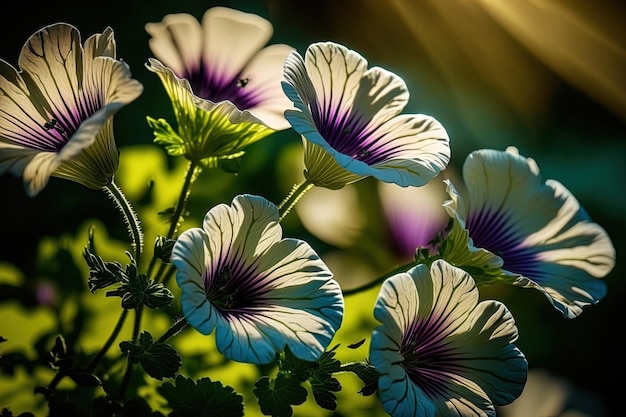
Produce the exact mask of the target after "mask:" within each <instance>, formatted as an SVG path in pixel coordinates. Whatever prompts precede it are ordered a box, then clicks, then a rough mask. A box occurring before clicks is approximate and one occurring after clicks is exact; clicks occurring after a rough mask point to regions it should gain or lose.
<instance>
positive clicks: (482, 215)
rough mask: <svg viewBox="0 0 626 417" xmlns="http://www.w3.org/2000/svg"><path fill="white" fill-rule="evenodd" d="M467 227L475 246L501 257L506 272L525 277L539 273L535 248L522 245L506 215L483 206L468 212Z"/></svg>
mask: <svg viewBox="0 0 626 417" xmlns="http://www.w3.org/2000/svg"><path fill="white" fill-rule="evenodd" d="M467 230H468V231H469V235H470V237H471V238H472V240H473V241H474V246H476V247H479V248H483V249H487V250H488V251H490V252H491V253H493V254H495V255H498V256H500V257H501V258H502V260H503V261H504V269H506V270H507V271H511V272H514V273H517V274H521V275H524V276H526V277H536V276H537V275H538V273H539V270H538V265H539V259H538V256H537V253H536V250H535V249H534V248H532V247H528V246H524V245H523V243H522V241H523V238H524V236H523V235H522V234H520V233H519V232H518V231H517V230H516V229H515V222H514V221H512V220H511V218H510V217H509V216H507V215H506V214H503V213H501V212H499V211H495V210H490V209H488V208H485V207H483V208H481V209H480V210H478V211H477V212H474V213H471V214H470V215H469V217H468V219H467Z"/></svg>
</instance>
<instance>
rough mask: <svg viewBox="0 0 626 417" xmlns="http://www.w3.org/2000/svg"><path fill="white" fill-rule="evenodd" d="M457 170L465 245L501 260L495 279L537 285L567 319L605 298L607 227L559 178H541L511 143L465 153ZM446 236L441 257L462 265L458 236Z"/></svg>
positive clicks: (611, 253)
mask: <svg viewBox="0 0 626 417" xmlns="http://www.w3.org/2000/svg"><path fill="white" fill-rule="evenodd" d="M463 177H464V180H465V182H466V186H467V195H466V196H465V197H466V198H465V200H466V203H465V204H466V207H467V208H466V214H465V218H464V222H463V223H464V224H463V223H462V222H460V221H458V218H459V217H460V216H457V223H458V227H459V228H462V229H466V231H467V233H468V234H469V237H471V239H470V240H469V246H468V249H469V250H470V251H471V247H472V246H473V247H476V248H483V249H484V250H487V251H489V252H491V253H493V254H497V255H498V256H499V257H500V258H501V259H502V260H503V266H502V275H501V279H503V280H504V281H505V282H508V283H511V284H514V285H518V286H522V287H532V288H536V289H539V290H540V291H542V292H543V293H544V294H545V295H546V296H547V297H548V299H549V300H550V301H551V302H552V304H553V305H554V306H555V307H556V308H557V309H559V310H560V311H561V312H562V313H563V315H565V316H566V317H569V318H573V317H576V316H578V315H579V314H580V313H581V312H582V307H583V306H585V305H589V304H595V303H597V302H598V301H599V300H600V299H601V298H602V297H604V295H605V294H606V288H605V284H604V283H603V282H602V281H598V278H603V277H604V276H606V275H607V274H608V273H609V272H610V271H611V270H612V269H613V267H614V265H615V249H614V247H613V244H612V242H611V240H610V238H609V236H608V234H607V233H606V231H605V230H604V229H603V228H602V227H600V226H599V225H598V224H596V223H594V222H593V221H592V220H591V219H590V218H589V215H588V214H587V212H586V211H585V210H584V209H583V208H582V207H581V206H580V204H579V203H578V201H577V200H576V198H575V197H574V196H573V195H572V194H571V193H570V192H569V191H568V190H567V189H566V188H565V187H564V186H563V185H562V184H561V183H559V182H558V181H555V180H547V181H545V182H544V181H542V179H541V176H540V172H539V168H538V167H537V164H536V163H535V161H534V160H532V159H530V158H525V157H522V156H520V155H519V153H518V152H517V150H516V149H514V148H509V149H508V150H507V152H501V151H495V150H479V151H475V152H473V153H472V154H470V155H469V156H468V158H467V159H466V162H465V164H464V166H463ZM457 198H458V197H457ZM528 208H531V209H530V210H529V209H528ZM451 209H452V205H448V211H449V213H451V212H452V211H453V210H451ZM450 243H451V247H452V246H454V247H456V250H455V252H454V253H452V251H450V250H448V251H447V252H446V253H445V254H443V256H444V258H445V259H449V260H450V261H451V262H454V263H455V264H456V265H458V266H463V265H464V260H461V259H460V258H459V255H460V254H461V253H462V252H463V249H462V246H463V244H462V241H461V240H458V241H457V242H450ZM478 279H480V277H479V278H478Z"/></svg>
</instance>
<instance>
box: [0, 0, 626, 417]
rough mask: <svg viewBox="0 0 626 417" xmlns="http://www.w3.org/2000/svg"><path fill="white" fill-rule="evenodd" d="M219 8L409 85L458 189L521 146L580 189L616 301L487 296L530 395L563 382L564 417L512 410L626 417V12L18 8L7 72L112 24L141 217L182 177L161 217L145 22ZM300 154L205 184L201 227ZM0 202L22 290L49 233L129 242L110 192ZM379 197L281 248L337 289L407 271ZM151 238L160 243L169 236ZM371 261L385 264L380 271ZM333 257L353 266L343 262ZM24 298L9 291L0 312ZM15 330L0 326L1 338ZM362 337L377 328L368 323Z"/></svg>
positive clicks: (57, 187)
mask: <svg viewBox="0 0 626 417" xmlns="http://www.w3.org/2000/svg"><path fill="white" fill-rule="evenodd" d="M215 5H223V6H228V7H233V8H236V9H239V10H243V11H248V12H252V13H256V14H259V15H261V16H263V17H265V18H267V19H268V20H270V21H271V22H272V24H273V25H274V37H273V38H272V40H271V41H270V43H287V44H290V45H291V46H293V47H295V48H296V49H297V50H298V51H299V52H300V53H302V54H304V52H305V50H306V47H307V46H308V45H309V44H310V43H312V42H317V41H326V40H332V41H335V42H338V43H342V44H344V45H346V46H348V47H349V48H351V49H354V50H356V51H358V52H360V53H361V54H362V55H363V56H364V57H366V58H367V60H368V61H369V64H370V66H374V65H377V66H381V67H384V68H386V69H388V70H391V71H393V72H395V73H397V74H398V75H400V76H401V77H403V79H404V80H405V81H406V83H407V85H408V88H409V91H410V93H411V99H410V102H409V104H408V106H407V107H406V108H405V112H406V113H425V114H429V115H431V116H434V117H435V118H436V119H438V120H439V121H440V122H441V123H442V124H443V125H444V126H445V127H446V129H447V130H448V133H449V135H450V138H451V149H452V161H451V164H450V170H449V171H450V172H449V175H450V176H451V177H455V176H458V175H459V172H460V169H461V166H462V163H463V161H464V159H465V157H466V156H467V155H468V153H470V152H471V151H473V150H475V149H479V148H495V149H504V148H506V147H507V146H509V145H513V146H516V147H517V148H518V149H519V151H520V153H521V154H522V155H525V156H529V157H532V158H534V159H535V160H536V161H537V163H538V165H539V167H540V169H541V171H542V175H543V177H544V178H545V179H548V178H553V179H556V180H558V181H560V182H561V183H563V184H564V185H565V186H566V187H567V188H568V189H569V190H570V191H572V192H573V194H574V195H575V196H576V197H577V198H578V200H579V201H580V203H581V205H582V206H583V207H585V209H586V210H587V211H588V213H589V214H590V216H591V218H592V219H593V220H594V221H596V222H597V223H599V224H600V225H602V226H603V227H604V228H605V229H606V230H607V232H608V233H609V235H610V236H611V238H612V239H613V243H614V245H615V249H616V252H617V263H616V266H615V269H614V270H613V271H612V272H611V273H610V274H609V275H608V276H607V277H606V278H605V281H606V284H607V286H608V294H607V296H606V297H605V298H604V299H603V300H602V301H601V302H600V303H598V304H597V305H595V306H591V307H588V308H587V309H586V310H585V312H584V313H583V314H582V315H581V316H580V317H578V318H576V319H573V320H568V319H565V318H563V317H562V316H561V315H560V314H559V313H558V312H557V311H556V310H555V309H554V308H552V307H551V306H550V305H549V303H548V302H547V300H546V299H545V297H544V296H543V295H541V294H539V293H538V292H536V291H530V290H523V289H518V288H508V287H507V288H500V287H497V286H496V287H493V288H489V289H487V290H486V291H485V292H484V293H483V297H497V298H499V299H501V300H502V301H504V302H505V303H506V304H507V306H508V307H509V309H510V310H511V311H512V313H513V315H514V317H515V319H516V321H517V324H518V328H519V332H520V338H519V341H518V343H517V344H518V346H519V347H520V349H521V350H522V351H523V352H524V353H525V355H526V356H527V359H528V361H529V364H530V367H531V369H533V370H537V371H538V372H539V373H540V375H541V376H545V375H546V374H547V375H549V377H548V378H543V377H537V378H535V377H534V376H533V378H532V381H534V382H536V381H540V382H545V381H548V382H554V381H557V382H558V383H557V385H558V386H559V387H560V388H559V389H560V390H549V389H546V390H541V389H540V390H539V391H538V392H539V393H540V394H539V397H538V398H542V399H543V400H548V399H552V400H554V401H553V402H554V403H555V404H556V405H554V404H553V405H551V406H554V407H556V408H555V410H556V411H550V413H551V414H548V412H547V411H545V409H541V410H540V408H539V407H540V402H541V401H540V400H539V399H538V400H536V401H530V402H528V404H531V405H530V406H529V407H530V408H527V409H525V410H524V409H522V411H520V409H519V407H518V409H517V410H513V409H504V410H501V411H500V413H501V414H502V416H509V417H510V416H526V417H534V416H537V417H539V416H543V415H558V414H556V413H560V412H564V411H566V410H567V409H568V408H570V409H573V410H578V411H579V412H581V413H584V414H582V415H586V416H592V417H605V416H618V415H621V410H622V408H623V406H622V404H621V396H622V395H623V386H622V384H620V383H619V381H620V378H621V377H623V376H624V375H625V374H626V369H625V364H626V360H625V358H626V355H625V353H626V351H625V348H624V345H623V344H622V343H621V342H619V340H620V339H621V336H620V334H621V331H622V330H623V329H624V324H623V323H622V324H620V323H621V322H620V321H619V320H618V318H619V317H622V316H623V314H622V311H621V310H620V309H619V305H620V304H621V303H622V302H623V300H624V297H625V296H626V285H625V283H624V280H623V276H624V272H625V271H624V265H623V262H622V256H621V254H623V253H624V251H625V250H626V238H625V234H624V233H623V231H624V230H626V216H624V213H625V212H626V186H625V184H626V26H624V21H626V20H625V19H626V4H625V3H624V2H621V1H610V0H596V1H594V2H588V1H586V0H568V1H557V0H543V1H538V0H508V1H501V0H448V1H437V0H358V1H357V0H342V1H334V0H333V1H331V0H319V1H308V0H300V1H289V0H266V1H261V0H258V1H252V0H248V1H222V2H215V1H197V0H193V1H191V0H177V1H163V0H151V1H145V0H136V1H125V2H117V1H112V2H111V1H109V2H96V3H93V2H83V3H74V2H69V1H65V0H59V1H55V2H47V3H44V4H41V5H38V6H37V7H34V6H33V5H32V4H30V3H29V2H23V1H18V2H10V3H9V4H6V5H4V6H3V17H4V20H5V22H13V23H14V24H12V25H8V24H5V25H0V39H2V42H0V58H2V59H3V60H5V61H7V62H9V63H11V64H12V65H15V66H16V64H17V58H18V56H19V53H20V50H21V47H22V45H23V44H24V42H25V41H26V39H27V38H28V37H29V36H30V35H31V34H32V33H34V32H35V31H37V30H38V29H40V28H41V27H43V26H45V25H47V24H51V23H55V22H59V21H64V22H67V23H71V24H73V25H75V26H76V27H77V28H78V29H79V31H80V32H81V34H82V36H83V40H84V39H86V38H87V36H89V35H91V34H93V33H96V32H102V30H104V28H105V27H107V26H111V27H112V28H113V30H114V32H115V37H116V41H117V48H118V49H117V51H118V57H119V58H121V59H123V60H124V61H126V62H127V63H128V64H129V65H130V67H131V70H132V72H133V76H134V78H136V79H138V80H139V81H141V82H142V83H143V85H144V88H145V89H144V93H143V94H142V95H141V96H140V97H139V98H138V99H137V100H136V101H135V102H133V103H131V104H130V105H128V106H127V107H126V108H124V109H123V110H122V111H120V113H119V114H118V115H117V116H116V117H115V127H116V140H117V143H118V145H119V147H120V150H121V154H122V167H121V168H120V174H119V176H120V183H121V185H123V186H126V187H127V190H128V195H129V197H130V198H131V200H133V201H134V202H135V203H136V205H137V208H138V210H139V211H141V210H142V209H143V207H144V203H145V207H150V208H154V206H155V205H156V203H155V199H156V198H157V197H154V196H152V197H150V198H151V199H152V200H151V201H150V202H147V199H148V197H147V195H148V194H147V192H146V191H145V190H146V188H147V186H146V184H147V183H148V180H149V178H153V173H152V172H151V171H150V169H152V168H154V166H157V165H158V164H161V165H158V166H159V167H160V168H164V169H169V170H171V173H172V174H171V175H172V177H171V178H169V179H168V180H167V181H166V180H165V179H164V180H163V181H162V182H161V186H163V187H165V191H164V192H166V191H167V192H171V193H172V195H173V196H174V197H172V201H171V202H167V201H165V202H163V204H164V205H166V204H173V198H175V196H176V193H177V192H178V191H179V187H180V184H181V182H180V181H182V171H181V172H178V171H176V169H177V168H176V167H177V165H176V164H177V162H176V161H172V160H170V159H167V158H165V156H164V152H161V154H162V155H161V156H155V157H154V160H153V162H150V164H152V165H149V164H147V163H146V164H143V163H142V159H141V155H142V151H141V150H142V149H143V148H142V147H141V146H142V145H146V144H150V143H151V142H152V137H153V135H152V132H151V131H150V129H149V128H148V125H147V123H146V122H145V118H146V116H147V115H150V116H152V117H164V118H166V119H168V120H169V121H170V122H173V120H174V119H173V116H172V113H171V107H170V103H169V100H168V98H167V96H166V95H165V92H164V91H163V89H162V87H161V84H160V81H159V80H158V77H156V75H155V74H153V73H151V72H149V71H148V70H147V69H146V68H145V66H144V64H145V62H146V61H147V59H148V58H149V57H151V56H152V54H151V52H150V50H149V48H148V35H147V33H146V32H145V30H144V25H145V24H146V23H148V22H158V21H160V20H161V19H162V18H163V17H164V16H165V15H166V14H168V13H178V12H186V13H190V14H192V15H194V16H195V17H197V18H199V19H200V18H201V17H202V14H203V13H204V11H205V10H206V9H208V8H209V7H211V6H215ZM125 150H127V152H125ZM157 151H158V150H157ZM300 151H301V150H300V140H299V138H298V137H297V135H296V134H295V133H294V132H293V131H291V130H288V131H284V132H279V133H277V134H274V135H272V136H271V137H269V138H267V139H266V140H263V141H261V142H259V143H257V144H254V145H253V146H252V147H250V148H249V149H248V152H247V153H246V157H245V158H244V164H243V168H242V171H241V172H240V173H239V174H238V175H237V176H234V175H230V174H224V173H220V172H210V173H203V175H202V176H201V177H200V178H199V180H198V182H196V184H194V188H193V191H192V198H191V200H190V203H189V207H188V209H189V211H190V213H192V214H193V215H195V216H196V217H197V218H200V219H201V218H202V216H203V214H204V213H205V212H206V211H207V210H208V209H209V208H211V207H212V206H214V205H215V204H217V203H221V202H230V201H231V199H232V197H233V196H235V195H236V194H239V193H243V192H246V193H252V194H259V195H263V196H264V197H266V198H268V199H270V200H272V201H274V202H277V203H278V202H280V201H281V200H282V198H283V197H284V196H285V195H286V193H287V192H288V191H289V189H290V187H291V185H293V184H294V183H296V182H299V181H300V180H301V166H300V165H299V164H301V160H300V158H301V156H300V155H299V152H300ZM146 158H147V156H146ZM159 158H160V159H159ZM157 160H158V161H159V162H158V163H157V162H154V161H157ZM146 161H147V159H146ZM151 161H152V160H151ZM124 164H126V165H124ZM148 165H149V166H148ZM298 175H300V177H298ZM0 191H1V193H2V195H4V196H5V197H3V202H2V204H1V205H0V207H1V208H0V219H1V226H0V227H2V231H3V239H2V250H1V252H0V262H4V263H9V264H12V265H15V266H17V267H18V268H19V269H21V270H22V271H23V274H24V276H25V281H24V282H25V284H24V285H25V286H26V287H29V285H30V286H32V284H29V282H31V281H32V279H34V277H33V276H34V275H36V274H37V273H38V272H37V271H38V270H37V265H36V254H37V250H38V245H39V238H40V237H41V236H59V235H61V234H63V233H65V232H70V233H77V232H78V231H79V230H81V227H83V225H84V223H85V221H87V220H89V219H92V218H94V217H95V218H97V219H100V220H101V221H102V222H103V223H105V224H106V229H107V231H108V234H109V235H110V236H111V238H113V239H118V240H120V241H126V240H127V238H126V231H125V228H124V226H123V224H121V221H120V220H119V217H118V215H117V213H116V212H115V210H114V208H113V206H112V205H111V204H109V203H108V201H107V198H106V196H105V195H104V194H103V193H98V192H94V191H91V190H87V189H85V188H84V187H82V186H79V185H77V184H73V183H70V182H68V181H62V180H59V179H54V178H53V179H52V180H51V182H50V183H49V185H48V186H47V187H46V189H45V190H44V191H43V192H42V193H41V194H40V195H39V196H37V197H35V198H29V197H27V196H26V195H25V192H24V190H23V185H22V181H21V179H19V178H13V177H11V176H8V175H5V176H3V177H0ZM378 196H379V190H378V189H377V185H376V183H375V182H374V181H369V180H365V181H363V182H361V183H357V184H356V185H354V186H350V187H346V189H345V190H342V191H340V192H337V193H335V194H334V195H333V196H329V198H337V199H344V198H345V199H347V200H344V201H349V202H351V203H350V204H352V205H351V206H349V207H352V209H351V210H353V211H352V212H351V214H352V216H351V219H352V221H354V222H355V224H353V225H352V229H351V231H350V232H347V231H345V230H343V229H337V230H343V233H344V234H342V235H341V236H332V235H330V236H329V235H328V233H325V232H324V231H320V227H321V226H323V225H324V222H325V221H329V222H330V221H331V220H332V221H335V220H336V219H334V218H333V214H334V212H330V213H325V216H327V217H324V218H322V219H320V218H319V211H318V212H317V213H318V217H317V218H316V219H312V218H311V217H310V214H307V213H310V210H309V211H306V210H305V207H307V204H306V201H307V199H309V202H311V201H312V199H313V198H314V195H313V194H311V195H308V194H307V195H306V196H305V198H303V200H302V203H303V204H302V207H303V208H302V209H299V211H296V212H295V213H292V214H291V215H290V216H289V217H288V218H287V219H286V220H285V222H284V223H283V227H284V229H285V235H287V236H297V237H300V238H304V239H306V240H307V241H309V243H311V245H312V246H313V247H314V248H315V249H316V250H318V252H319V253H320V255H321V256H322V258H324V259H327V260H328V263H329V265H331V269H332V268H333V267H334V268H336V269H334V271H335V274H336V277H337V279H338V280H339V281H340V282H342V281H343V282H345V283H348V282H352V281H354V280H356V281H359V282H361V281H363V280H367V279H370V278H373V277H375V276H377V275H380V274H381V273H384V272H385V271H388V270H390V269H392V268H393V266H394V265H396V264H397V262H398V259H397V258H394V255H393V254H392V252H393V248H391V244H387V245H386V242H387V243H388V240H385V239H387V238H388V236H386V233H387V234H388V231H385V230H383V229H384V227H383V226H384V225H383V217H384V216H383V212H384V210H383V207H382V206H381V203H380V199H379V198H378ZM329 201H330V200H329ZM157 208H158V209H164V208H166V207H157ZM529 209H531V210H532V207H529ZM313 212H314V214H315V210H313ZM314 214H313V216H314ZM314 217H315V216H314ZM337 221H340V220H337ZM155 224H156V225H158V223H155ZM316 224H317V226H316ZM188 225H192V223H188V224H187V225H186V226H188ZM155 227H156V226H155ZM157 232H158V233H164V232H165V227H163V229H162V230H161V231H157ZM157 232H155V233H157ZM147 242H149V240H147ZM82 244H84V242H83V243H82ZM385 245H386V246H385ZM374 252H375V253H376V256H370V255H372V254H373V253H374ZM338 253H342V254H343V255H342V256H343V258H341V256H339V258H341V259H338V257H337V256H338ZM0 278H1V277H0ZM351 280H352V281H351ZM51 285H52V286H54V283H52V284H51ZM22 295H23V294H22ZM373 295H374V296H375V293H374V294H373ZM13 296H14V294H12V293H11V294H10V293H6V292H5V295H0V300H4V301H7V300H9V299H10V298H11V297H13ZM26 298H27V297H26ZM26 298H24V299H26ZM22 304H28V303H26V302H23V303H22ZM25 307H28V306H27V305H26V306H25ZM348 314H350V313H348ZM4 325H5V324H0V335H1V334H2V333H3V332H2V326H4ZM367 325H370V326H371V325H372V323H371V321H368V320H365V324H364V326H367ZM368 331H369V330H367V329H365V330H364V331H363V334H365V335H367V334H368V333H367V332H368ZM354 337H356V336H354ZM354 341H356V340H353V342H354ZM533 375H534V374H533ZM615 381H617V382H615ZM534 382H533V383H534ZM564 387H565V388H564ZM529 395H530V394H529ZM520 402H521V401H520ZM1 406H2V404H0V407H1ZM533 407H535V408H533ZM559 408H560V409H559ZM344 413H345V412H344ZM363 413H364V414H363V415H367V414H366V412H365V411H364V412H363ZM515 413H517V414H515ZM339 414H340V413H339ZM339 414H338V415H339ZM343 415H356V414H350V413H345V414H343Z"/></svg>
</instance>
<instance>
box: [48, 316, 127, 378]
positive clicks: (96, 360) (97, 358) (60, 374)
mask: <svg viewBox="0 0 626 417" xmlns="http://www.w3.org/2000/svg"><path fill="white" fill-rule="evenodd" d="M127 315H128V310H126V309H123V310H122V314H121V315H120V318H119V319H117V323H116V324H115V328H113V331H112V332H111V334H110V335H109V338H108V339H107V341H106V342H105V343H104V345H103V346H102V348H101V349H100V351H99V352H98V354H97V355H96V356H94V357H93V359H92V360H91V362H89V365H87V368H85V371H86V372H87V373H92V372H93V371H94V369H96V367H97V366H98V364H99V363H100V361H101V360H102V358H104V356H105V355H106V353H107V351H108V350H109V348H110V347H111V345H112V344H113V342H114V341H115V339H116V338H117V336H118V335H119V333H120V330H122V326H123V325H124V321H125V320H126V316H127ZM66 375H67V374H66V373H65V372H58V373H57V374H56V375H55V376H54V378H53V379H52V381H51V382H50V384H49V385H48V389H49V390H54V389H55V388H56V386H57V385H58V384H59V382H61V380H62V379H63V377H65V376H66Z"/></svg>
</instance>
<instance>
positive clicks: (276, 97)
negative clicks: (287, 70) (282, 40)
mask: <svg viewBox="0 0 626 417" xmlns="http://www.w3.org/2000/svg"><path fill="white" fill-rule="evenodd" d="M292 50H293V48H292V47H291V46H289V45H284V44H275V45H269V46H267V47H265V48H263V49H261V50H260V51H259V52H258V53H257V54H256V55H255V56H254V57H253V58H252V59H251V60H250V62H249V63H248V65H246V67H245V68H244V69H243V70H242V72H241V75H240V79H241V80H245V86H244V87H242V88H243V89H245V90H247V91H250V92H251V93H250V98H251V107H249V108H248V109H247V110H248V111H249V112H250V113H251V114H253V115H254V116H255V117H256V118H258V119H260V120H263V122H264V123H265V124H267V125H268V126H269V127H271V128H272V129H276V130H283V129H287V128H288V127H290V126H289V122H288V121H287V119H285V115H284V113H285V109H287V108H289V106H290V105H291V101H290V100H289V99H288V98H287V96H285V94H284V93H283V91H282V88H281V87H280V85H281V82H282V80H283V75H282V67H283V62H284V60H285V58H286V57H287V56H288V55H289V53H290V52H291V51H292Z"/></svg>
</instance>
